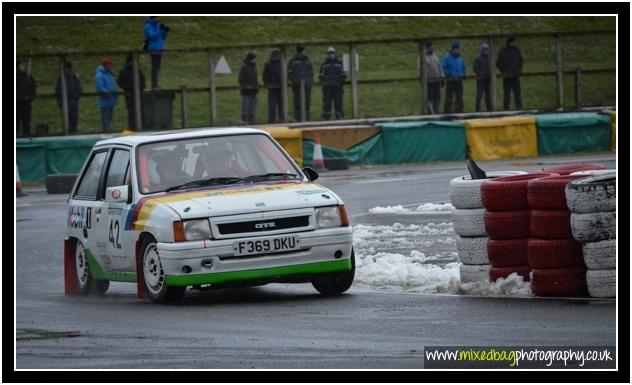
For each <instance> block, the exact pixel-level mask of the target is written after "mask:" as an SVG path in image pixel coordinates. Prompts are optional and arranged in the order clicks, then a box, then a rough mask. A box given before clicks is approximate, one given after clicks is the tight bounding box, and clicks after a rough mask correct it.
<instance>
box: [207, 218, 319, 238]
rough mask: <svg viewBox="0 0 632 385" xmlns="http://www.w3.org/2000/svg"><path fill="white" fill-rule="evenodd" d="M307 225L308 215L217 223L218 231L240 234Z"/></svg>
mask: <svg viewBox="0 0 632 385" xmlns="http://www.w3.org/2000/svg"><path fill="white" fill-rule="evenodd" d="M306 226H309V215H305V216H300V217H290V218H275V219H266V220H257V221H247V222H234V223H221V224H218V225H217V228H218V230H219V233H220V234H222V235H227V234H241V233H256V232H260V231H274V230H284V229H292V228H295V227H306Z"/></svg>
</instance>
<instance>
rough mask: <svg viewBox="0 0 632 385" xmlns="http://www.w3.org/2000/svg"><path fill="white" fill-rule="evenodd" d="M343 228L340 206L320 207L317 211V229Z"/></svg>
mask: <svg viewBox="0 0 632 385" xmlns="http://www.w3.org/2000/svg"><path fill="white" fill-rule="evenodd" d="M339 226H342V221H341V219H340V211H339V210H338V206H331V207H319V208H317V209H316V227H318V228H324V227H339Z"/></svg>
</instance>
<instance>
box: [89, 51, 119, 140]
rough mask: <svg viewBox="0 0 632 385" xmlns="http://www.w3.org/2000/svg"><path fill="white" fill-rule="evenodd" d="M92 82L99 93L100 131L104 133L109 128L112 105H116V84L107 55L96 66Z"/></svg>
mask: <svg viewBox="0 0 632 385" xmlns="http://www.w3.org/2000/svg"><path fill="white" fill-rule="evenodd" d="M94 84H95V86H96V89H97V92H98V93H99V108H100V109H101V132H102V133H106V132H108V131H109V130H110V125H111V124H112V119H113V118H114V107H115V106H116V84H114V76H113V75H112V59H110V58H109V57H106V58H104V59H103V60H101V65H100V66H99V67H97V73H96V76H95V77H94Z"/></svg>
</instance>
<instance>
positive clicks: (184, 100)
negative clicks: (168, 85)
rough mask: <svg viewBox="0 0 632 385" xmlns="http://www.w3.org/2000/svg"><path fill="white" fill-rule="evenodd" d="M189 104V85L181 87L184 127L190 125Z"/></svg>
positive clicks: (181, 109) (181, 108)
mask: <svg viewBox="0 0 632 385" xmlns="http://www.w3.org/2000/svg"><path fill="white" fill-rule="evenodd" d="M188 107H189V104H188V102H187V87H186V86H181V87H180V111H181V115H182V128H187V127H189V108H188Z"/></svg>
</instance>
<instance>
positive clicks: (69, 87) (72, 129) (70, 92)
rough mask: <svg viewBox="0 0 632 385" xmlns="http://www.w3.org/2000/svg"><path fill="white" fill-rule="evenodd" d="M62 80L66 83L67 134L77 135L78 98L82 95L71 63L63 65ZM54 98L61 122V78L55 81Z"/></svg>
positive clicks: (62, 111) (81, 88) (79, 81)
mask: <svg viewBox="0 0 632 385" xmlns="http://www.w3.org/2000/svg"><path fill="white" fill-rule="evenodd" d="M64 79H65V81H66V94H67V98H68V133H69V134H76V133H77V122H78V120H79V98H80V97H81V94H82V93H83V85H82V84H81V80H80V79H79V76H77V74H76V73H75V72H74V71H73V70H72V63H70V62H66V63H65V64H64ZM55 96H56V97H57V105H58V106H59V109H60V110H61V113H62V120H63V113H64V110H63V100H62V89H61V76H60V77H59V78H58V79H57V85H56V86H55Z"/></svg>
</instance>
